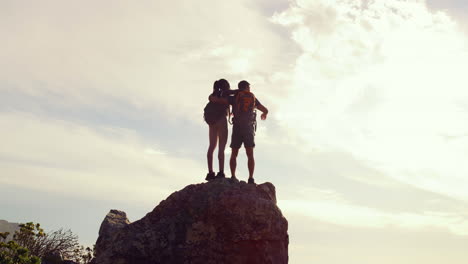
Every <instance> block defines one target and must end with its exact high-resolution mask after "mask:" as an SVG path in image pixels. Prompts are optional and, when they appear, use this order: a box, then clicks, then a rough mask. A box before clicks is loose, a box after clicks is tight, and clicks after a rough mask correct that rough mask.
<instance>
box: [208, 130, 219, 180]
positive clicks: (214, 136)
mask: <svg viewBox="0 0 468 264" xmlns="http://www.w3.org/2000/svg"><path fill="white" fill-rule="evenodd" d="M208 135H209V142H210V145H209V146H208V151H207V153H206V159H207V160H208V172H209V173H213V152H214V150H215V148H216V143H217V141H218V129H217V127H216V124H214V125H210V128H209V133H208Z"/></svg>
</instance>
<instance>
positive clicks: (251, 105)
mask: <svg viewBox="0 0 468 264" xmlns="http://www.w3.org/2000/svg"><path fill="white" fill-rule="evenodd" d="M238 88H239V89H238V90H231V89H230V85H229V82H228V81H226V80H225V79H220V80H218V81H215V83H214V85H213V93H212V94H211V95H210V96H209V100H210V102H209V103H208V104H207V106H206V107H205V113H204V115H205V121H206V122H207V123H208V125H209V138H210V145H209V147H208V153H207V159H208V171H209V172H208V174H207V175H206V178H205V179H206V180H207V181H211V180H213V179H215V178H225V177H226V176H225V175H224V149H225V147H226V143H227V137H228V118H229V117H230V115H231V111H230V109H231V107H232V114H233V115H234V118H233V128H232V137H231V159H230V161H229V165H230V168H231V178H233V179H236V166H237V161H236V159H237V154H238V153H239V149H240V147H241V146H242V143H243V144H244V147H245V152H246V154H247V159H248V162H247V165H248V168H249V180H248V183H250V184H254V183H255V181H254V178H253V173H254V169H255V159H254V147H255V140H254V138H255V130H256V126H257V124H256V109H258V110H260V111H261V112H262V115H261V119H262V120H265V119H266V118H267V115H268V109H267V108H266V107H264V106H263V105H262V104H261V103H260V101H259V100H258V99H257V98H255V95H254V94H253V93H252V92H250V84H249V83H248V82H247V81H241V82H239V84H238ZM218 141H219V147H218V161H219V172H218V174H217V175H215V173H214V171H213V152H214V150H215V148H216V145H217V143H218Z"/></svg>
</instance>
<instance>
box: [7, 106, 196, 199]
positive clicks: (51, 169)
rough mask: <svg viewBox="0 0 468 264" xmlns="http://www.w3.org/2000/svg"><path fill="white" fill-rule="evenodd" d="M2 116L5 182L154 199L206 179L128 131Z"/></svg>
mask: <svg viewBox="0 0 468 264" xmlns="http://www.w3.org/2000/svg"><path fill="white" fill-rule="evenodd" d="M0 119H1V120H2V122H1V132H0V137H1V138H2V142H3V143H2V148H1V150H0V163H1V164H2V176H1V177H0V182H1V183H3V184H9V185H17V186H20V187H23V188H32V189H36V190H40V191H48V192H55V193H61V194H67V195H71V196H76V197H82V198H87V199H110V200H121V199H125V200H131V201H138V202H140V203H141V202H149V203H154V201H158V200H161V199H163V198H165V197H166V196H167V195H168V194H170V193H172V192H173V191H174V190H176V189H180V188H182V187H184V186H186V185H187V184H188V183H193V182H201V181H203V179H202V176H203V172H204V168H203V167H202V165H201V164H199V163H198V162H197V161H193V160H189V159H185V158H180V157H174V156H171V155H170V153H167V152H166V151H164V150H159V149H158V147H157V145H155V143H154V142H148V141H145V140H143V139H141V138H139V137H138V136H137V135H136V134H135V133H134V132H132V131H129V130H126V129H115V128H105V127H97V128H96V127H95V128H90V127H85V126H81V125H78V124H74V123H71V122H67V121H59V120H53V119H50V118H44V117H37V116H34V115H29V114H22V113H2V114H0ZM180 168H184V170H181V169H180ZM187 172H190V173H187ZM197 175H200V177H198V178H197Z"/></svg>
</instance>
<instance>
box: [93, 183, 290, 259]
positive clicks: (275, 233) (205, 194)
mask: <svg viewBox="0 0 468 264" xmlns="http://www.w3.org/2000/svg"><path fill="white" fill-rule="evenodd" d="M287 230H288V222H287V221H286V219H285V218H284V217H283V215H282V213H281V211H280V209H279V208H278V207H277V205H276V194H275V187H274V186H273V184H271V183H264V184H260V185H252V184H246V183H245V182H238V181H232V180H230V179H217V180H215V181H212V182H209V183H202V184H196V185H189V186H187V187H185V188H184V189H183V190H181V191H178V192H175V193H173V194H171V195H170V196H169V197H168V198H167V199H166V200H164V201H162V202H161V203H160V204H159V205H158V206H157V207H156V208H154V210H153V211H152V212H150V213H148V214H147V215H146V216H145V217H143V218H142V219H140V220H138V221H136V222H134V223H130V222H129V221H128V219H127V218H126V215H125V213H123V212H120V211H116V210H112V211H111V212H110V213H109V214H108V215H107V216H106V218H105V219H104V222H103V223H102V225H101V229H100V232H99V238H98V240H97V242H96V259H95V263H96V264H156V263H158V264H159V263H161V264H162V263H171V264H172V263H174V264H177V263H193V264H197V263H204V264H211V263H213V264H215V263H216V264H219V263H242V264H248V263H256V264H262V263H271V264H276V263H278V264H279V263H287V262H288V243H289V239H288V233H287Z"/></svg>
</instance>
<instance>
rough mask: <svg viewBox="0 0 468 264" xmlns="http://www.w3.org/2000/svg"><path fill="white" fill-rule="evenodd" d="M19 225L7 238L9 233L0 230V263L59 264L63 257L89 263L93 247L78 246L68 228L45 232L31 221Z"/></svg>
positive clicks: (81, 263) (76, 238) (76, 237)
mask: <svg viewBox="0 0 468 264" xmlns="http://www.w3.org/2000/svg"><path fill="white" fill-rule="evenodd" d="M19 227H20V229H19V230H17V231H15V233H14V235H13V239H12V240H10V241H7V237H8V235H9V232H4V233H0V264H40V263H41V261H42V262H45V263H48V264H49V263H50V264H59V263H62V261H63V260H71V261H74V262H76V263H79V264H88V263H90V262H91V259H92V258H93V255H94V254H93V250H92V249H90V248H89V247H88V248H86V249H85V248H84V247H83V246H81V245H80V244H79V243H78V236H76V235H75V234H73V233H72V232H71V231H70V230H67V231H64V230H63V229H59V230H57V231H52V232H49V233H46V232H44V230H43V229H42V228H41V226H40V224H34V223H32V222H30V223H26V224H20V225H19Z"/></svg>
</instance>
